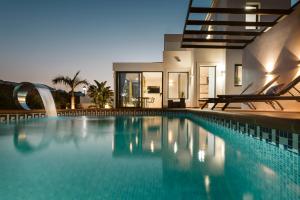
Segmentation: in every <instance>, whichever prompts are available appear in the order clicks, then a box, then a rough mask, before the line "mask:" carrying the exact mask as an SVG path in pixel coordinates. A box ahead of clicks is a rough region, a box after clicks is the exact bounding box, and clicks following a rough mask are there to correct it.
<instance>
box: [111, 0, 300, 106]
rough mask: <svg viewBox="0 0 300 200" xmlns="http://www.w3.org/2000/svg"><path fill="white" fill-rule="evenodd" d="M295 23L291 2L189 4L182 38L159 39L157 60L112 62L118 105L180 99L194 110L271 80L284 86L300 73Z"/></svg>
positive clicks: (297, 16)
mask: <svg viewBox="0 0 300 200" xmlns="http://www.w3.org/2000/svg"><path fill="white" fill-rule="evenodd" d="M203 13H205V15H203ZM203 16H205V18H203ZM199 19H200V20H199ZM299 24H300V6H298V2H295V1H292V2H291V1H290V0H263V1H262V0H255V1H254V0H251V1H250V0H249V1H248V0H247V1H246V0H218V1H217V0H216V1H212V4H211V7H210V8H201V7H197V1H190V4H189V8H188V15H187V18H186V22H185V27H184V32H183V34H166V35H165V37H164V51H163V61H162V62H160V63H114V64H113V71H114V79H115V88H114V89H115V91H116V92H115V107H118V108H120V107H143V108H161V107H168V106H172V101H173V102H175V101H179V100H180V98H184V99H185V100H184V102H185V104H186V105H185V106H186V107H199V106H200V104H201V103H202V102H201V101H199V99H203V98H208V97H216V96H217V95H220V94H239V93H240V92H242V91H243V90H244V89H245V88H246V87H247V86H248V85H249V84H250V83H253V85H252V86H251V88H249V90H248V92H252V91H255V90H257V89H258V88H259V87H260V86H261V85H263V84H264V83H265V82H266V81H268V80H269V79H271V78H272V77H273V76H275V75H280V79H279V80H278V82H280V83H281V82H285V83H288V81H290V80H292V79H293V78H294V77H295V76H297V74H298V75H299V74H300V72H299V66H298V65H299V60H300V37H299V35H300V29H299ZM284 103H285V104H286V102H284ZM176 105H177V106H179V107H180V106H181V104H180V103H179V104H176ZM261 105H263V104H261ZM295 105H296V104H295V103H292V104H290V102H289V103H288V105H285V106H287V107H285V108H289V107H290V108H291V107H292V108H294V106H295ZM209 106H211V105H209ZM232 106H233V107H242V106H243V105H242V104H232ZM259 106H260V103H258V107H259ZM263 106H264V107H265V105H263ZM297 106H298V107H299V108H300V104H299V103H298V104H297Z"/></svg>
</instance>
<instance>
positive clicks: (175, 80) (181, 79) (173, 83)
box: [168, 72, 188, 99]
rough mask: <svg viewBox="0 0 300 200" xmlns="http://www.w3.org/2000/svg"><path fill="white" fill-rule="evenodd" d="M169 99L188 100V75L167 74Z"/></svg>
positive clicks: (183, 73)
mask: <svg viewBox="0 0 300 200" xmlns="http://www.w3.org/2000/svg"><path fill="white" fill-rule="evenodd" d="M168 81H169V86H168V97H169V99H179V98H186V99H187V98H188V73H187V72H169V80H168Z"/></svg>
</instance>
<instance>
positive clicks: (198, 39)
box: [182, 38, 253, 43]
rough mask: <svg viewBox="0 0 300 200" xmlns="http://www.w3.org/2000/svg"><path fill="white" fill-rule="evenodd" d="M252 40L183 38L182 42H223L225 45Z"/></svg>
mask: <svg viewBox="0 0 300 200" xmlns="http://www.w3.org/2000/svg"><path fill="white" fill-rule="evenodd" d="M252 41H253V40H252V39H250V40H249V39H248V40H247V39H213V38H212V39H204V38H183V39H182V42H223V43H225V42H226V43H250V42H252Z"/></svg>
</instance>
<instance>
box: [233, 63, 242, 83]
mask: <svg viewBox="0 0 300 200" xmlns="http://www.w3.org/2000/svg"><path fill="white" fill-rule="evenodd" d="M242 84H243V66H242V65H241V64H236V65H235V66H234V86H242Z"/></svg>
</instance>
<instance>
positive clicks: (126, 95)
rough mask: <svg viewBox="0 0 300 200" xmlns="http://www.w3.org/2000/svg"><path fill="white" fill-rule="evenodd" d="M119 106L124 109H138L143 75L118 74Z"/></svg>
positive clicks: (132, 73) (131, 73)
mask: <svg viewBox="0 0 300 200" xmlns="http://www.w3.org/2000/svg"><path fill="white" fill-rule="evenodd" d="M117 75H118V83H117V84H118V85H117V86H118V91H117V92H118V99H117V106H118V107H123V108H128V107H129V108H130V107H132V108H134V107H136V108H138V107H141V105H140V98H141V73H139V72H119V73H118V74H117Z"/></svg>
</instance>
